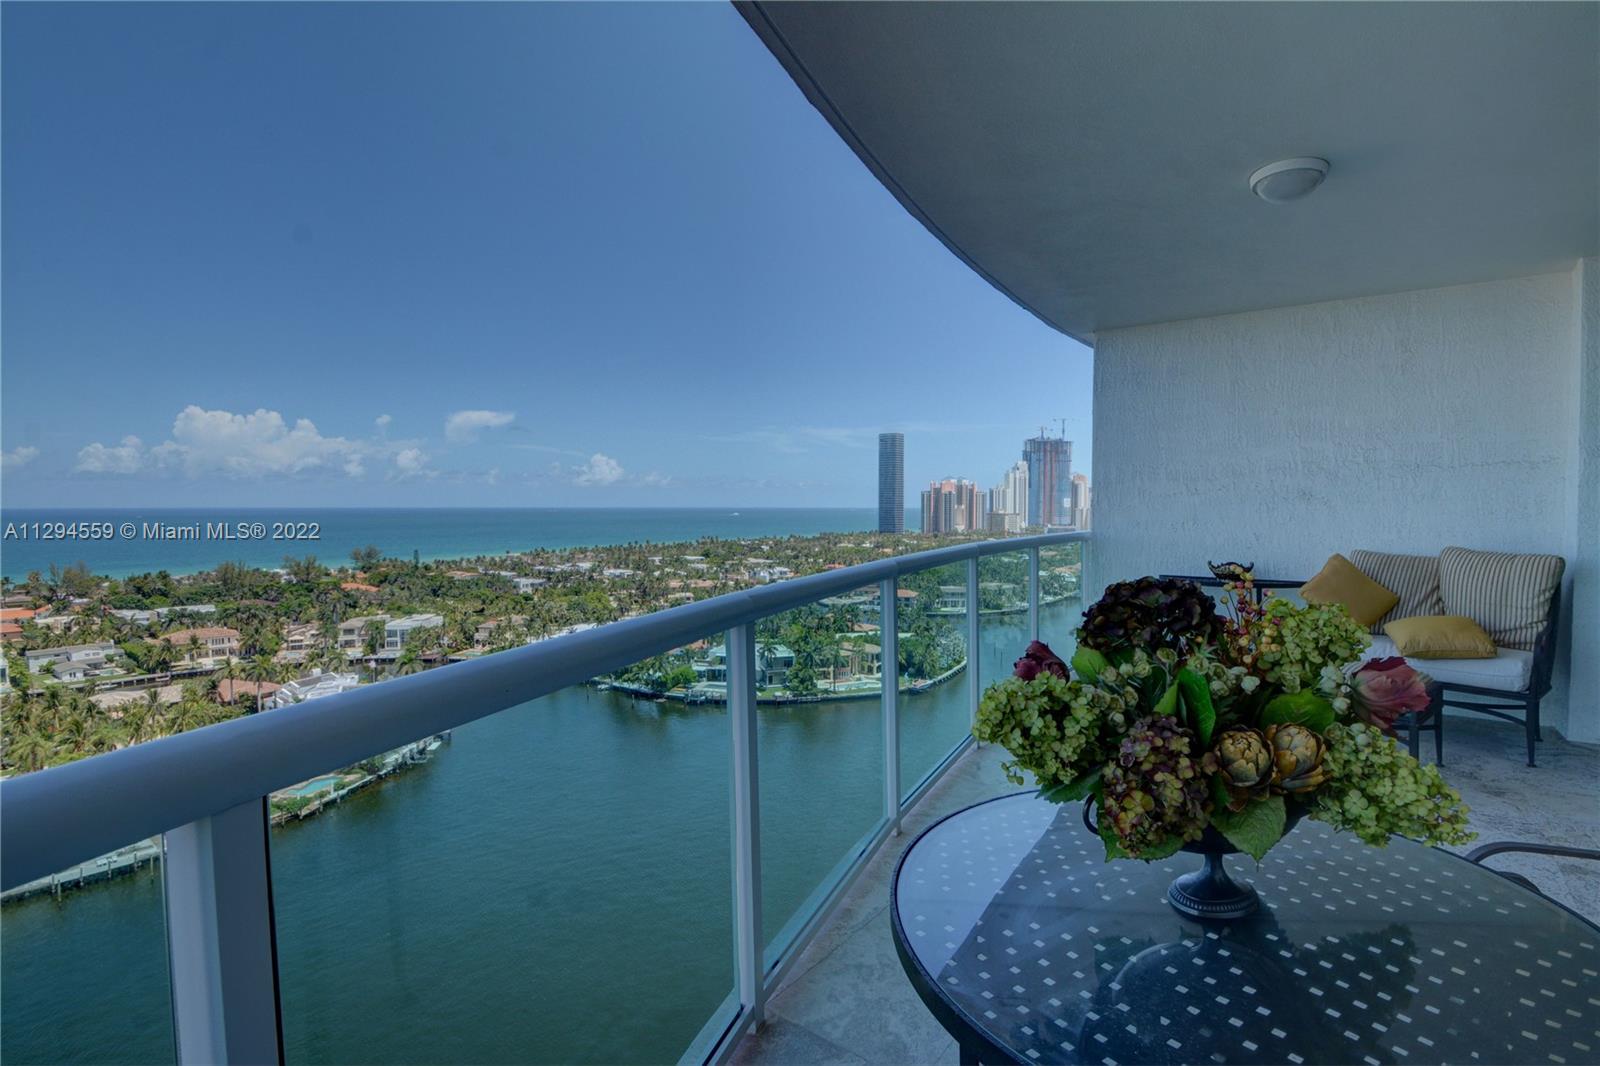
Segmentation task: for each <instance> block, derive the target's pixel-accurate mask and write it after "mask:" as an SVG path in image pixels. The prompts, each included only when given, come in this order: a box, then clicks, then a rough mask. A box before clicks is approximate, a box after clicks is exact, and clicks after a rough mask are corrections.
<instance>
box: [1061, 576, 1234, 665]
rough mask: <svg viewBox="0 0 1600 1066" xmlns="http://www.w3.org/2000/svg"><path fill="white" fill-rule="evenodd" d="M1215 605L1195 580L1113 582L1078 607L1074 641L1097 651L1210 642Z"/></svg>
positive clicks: (1216, 627)
mask: <svg viewBox="0 0 1600 1066" xmlns="http://www.w3.org/2000/svg"><path fill="white" fill-rule="evenodd" d="M1221 631H1222V621H1221V619H1219V618H1218V617H1217V605H1216V602H1215V601H1214V600H1212V598H1211V597H1210V596H1208V595H1206V593H1205V590H1203V589H1202V588H1201V587H1200V586H1199V585H1196V584H1195V583H1194V582H1192V581H1183V580H1180V579H1178V578H1156V577H1141V578H1140V579H1139V580H1137V581H1119V582H1117V583H1116V584H1115V585H1112V586H1111V587H1109V588H1107V589H1106V592H1105V595H1104V596H1101V597H1100V600H1099V602H1098V603H1096V604H1095V605H1094V606H1093V607H1090V608H1089V609H1088V610H1087V611H1085V612H1083V626H1082V628H1081V629H1079V630H1078V643H1079V645H1080V646H1082V647H1086V648H1093V649H1095V650H1096V651H1099V652H1106V653H1110V652H1115V651H1123V650H1126V649H1130V648H1131V649H1136V650H1139V649H1142V650H1144V651H1148V652H1155V651H1157V650H1158V649H1161V648H1167V649H1170V650H1172V651H1174V652H1179V653H1187V652H1188V651H1189V650H1190V649H1195V650H1199V649H1201V648H1204V647H1206V646H1207V645H1208V644H1211V643H1213V642H1215V641H1216V639H1217V637H1218V635H1219V634H1220V633H1221Z"/></svg>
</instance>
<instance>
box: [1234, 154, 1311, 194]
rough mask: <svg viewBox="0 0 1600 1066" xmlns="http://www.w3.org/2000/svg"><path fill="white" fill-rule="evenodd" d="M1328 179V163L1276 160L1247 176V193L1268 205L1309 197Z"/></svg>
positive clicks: (1305, 157)
mask: <svg viewBox="0 0 1600 1066" xmlns="http://www.w3.org/2000/svg"><path fill="white" fill-rule="evenodd" d="M1327 176H1328V161H1327V160H1326V159H1318V158H1317V157H1316V156H1301V157H1299V158H1297V159H1280V160H1278V161H1277V162H1276V163H1268V164H1267V165H1266V166H1264V167H1262V168H1261V169H1259V170H1257V171H1256V172H1255V173H1254V174H1251V175H1250V191H1251V192H1253V193H1255V194H1256V195H1257V196H1259V197H1261V198H1262V199H1263V200H1265V201H1266V202H1267V203H1269V204H1286V203H1288V202H1289V201H1290V200H1298V199H1300V198H1301V197H1304V196H1309V195H1310V194H1311V192H1312V191H1313V190H1314V189H1316V187H1317V186H1318V185H1321V184H1322V179H1323V178H1326V177H1327Z"/></svg>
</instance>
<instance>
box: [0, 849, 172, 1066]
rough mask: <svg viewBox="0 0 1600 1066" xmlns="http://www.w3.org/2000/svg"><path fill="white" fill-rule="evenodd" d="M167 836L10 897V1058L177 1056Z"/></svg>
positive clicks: (5, 1000) (3, 954) (1, 926)
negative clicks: (165, 884) (164, 877)
mask: <svg viewBox="0 0 1600 1066" xmlns="http://www.w3.org/2000/svg"><path fill="white" fill-rule="evenodd" d="M169 989H170V983H169V981H168V975H167V942H166V917H165V908H164V905H163V903H162V894H161V860H160V839H159V838H157V839H155V840H148V841H141V842H139V843H138V844H134V845H131V846H129V847H126V848H121V849H118V850H117V851H115V852H112V853H111V854H109V855H104V856H101V857H99V858H96V859H91V860H89V861H88V862H85V863H83V864H81V865H79V866H75V867H73V868H72V869H70V870H64V871H61V872H60V873H58V874H56V875H55V876H54V877H53V878H48V877H47V878H44V879H43V880H42V881H39V882H34V883H32V884H28V885H21V886H18V887H17V888H16V889H14V890H12V891H11V892H10V893H7V898H6V900H5V901H4V902H3V903H0V1062H7V1063H56V1062H73V1063H121V1062H169V1063H170V1062H172V1061H173V1059H174V1057H175V1052H174V1048H173V1040H172V998H171V993H170V991H169Z"/></svg>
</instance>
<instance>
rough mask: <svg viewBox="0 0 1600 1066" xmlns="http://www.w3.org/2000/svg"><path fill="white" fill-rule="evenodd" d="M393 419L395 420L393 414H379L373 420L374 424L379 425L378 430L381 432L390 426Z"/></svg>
mask: <svg viewBox="0 0 1600 1066" xmlns="http://www.w3.org/2000/svg"><path fill="white" fill-rule="evenodd" d="M393 421H394V416H393V415H379V416H378V417H377V418H374V419H373V420H372V424H373V425H375V426H377V427H378V430H379V431H380V432H381V431H383V430H386V429H388V428H389V423H390V422H393Z"/></svg>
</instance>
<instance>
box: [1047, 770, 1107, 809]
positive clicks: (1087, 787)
mask: <svg viewBox="0 0 1600 1066" xmlns="http://www.w3.org/2000/svg"><path fill="white" fill-rule="evenodd" d="M1104 772H1105V767H1104V766H1099V767H1096V768H1095V769H1094V770H1093V771H1092V772H1090V773H1087V774H1084V775H1083V776H1082V777H1080V778H1077V779H1076V780H1073V781H1068V782H1067V783H1066V784H1064V785H1051V786H1050V787H1049V788H1041V789H1040V790H1039V798H1040V799H1042V800H1044V801H1045V802H1047V803H1070V802H1071V801H1073V800H1081V799H1083V797H1085V796H1087V795H1088V794H1089V793H1091V792H1093V791H1094V790H1095V789H1096V788H1097V787H1099V785H1100V775H1101V774H1102V773H1104Z"/></svg>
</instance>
